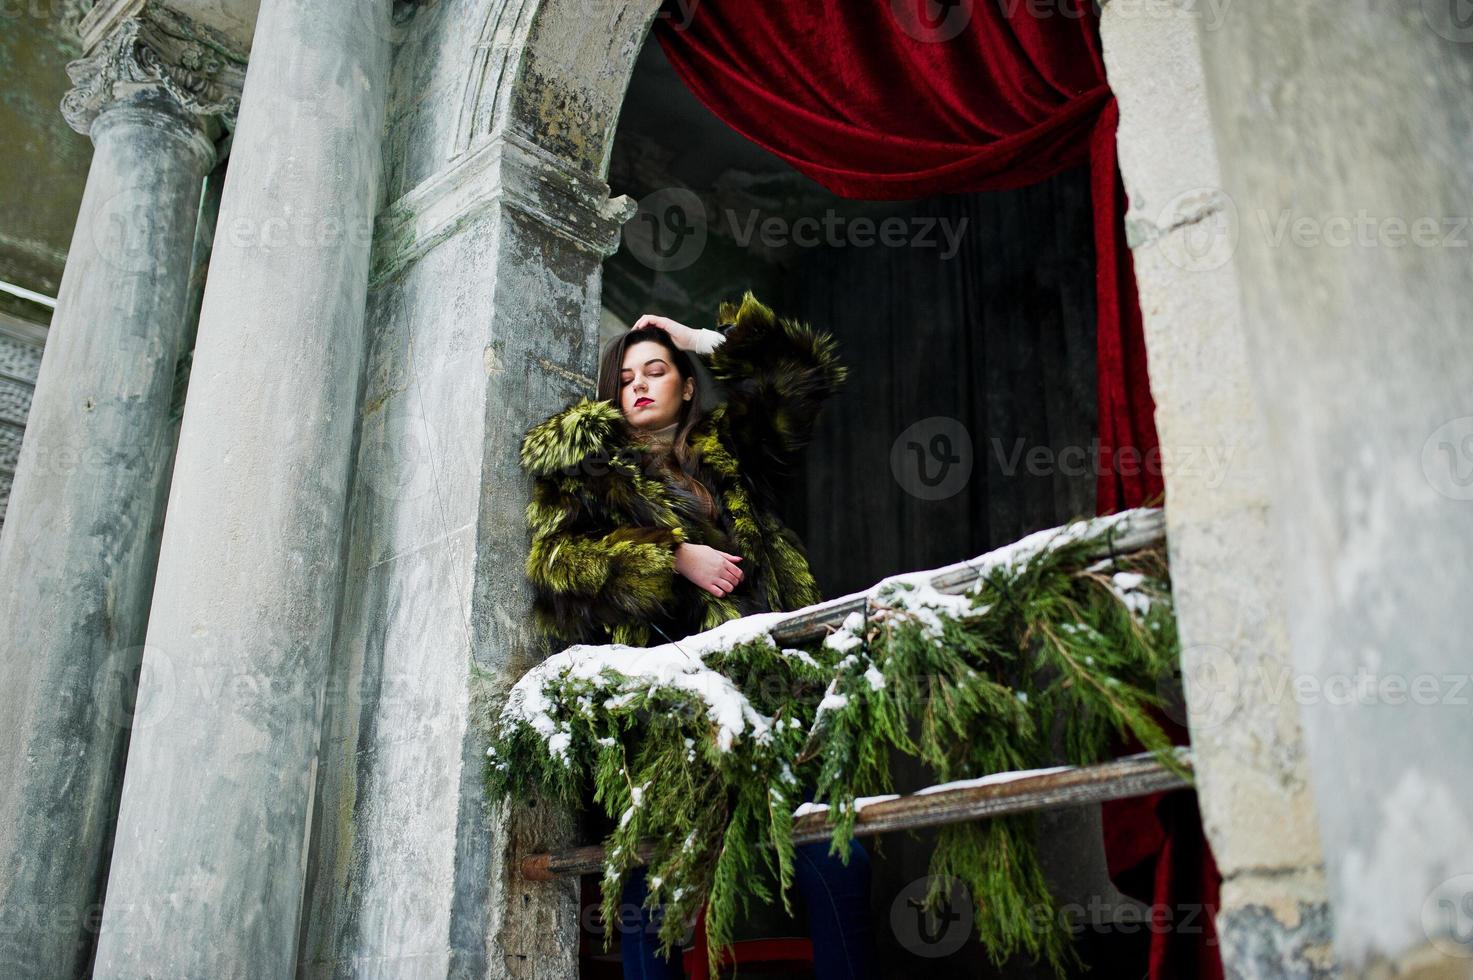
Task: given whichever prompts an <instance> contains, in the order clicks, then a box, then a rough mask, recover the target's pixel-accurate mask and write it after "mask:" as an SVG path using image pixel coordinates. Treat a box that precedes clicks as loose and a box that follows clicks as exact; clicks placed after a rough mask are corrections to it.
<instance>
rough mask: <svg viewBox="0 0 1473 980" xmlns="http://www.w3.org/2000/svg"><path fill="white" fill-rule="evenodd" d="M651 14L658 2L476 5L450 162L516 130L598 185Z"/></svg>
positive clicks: (553, 0)
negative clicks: (481, 7)
mask: <svg viewBox="0 0 1473 980" xmlns="http://www.w3.org/2000/svg"><path fill="white" fill-rule="evenodd" d="M659 7H660V3H659V0H540V2H539V0H491V2H489V3H487V4H485V5H484V10H483V12H482V16H481V17H480V18H479V21H480V23H481V29H480V31H479V33H478V34H477V39H476V41H475V42H474V48H475V54H474V56H473V58H472V61H471V65H470V67H469V71H468V72H467V74H466V78H465V84H464V86H463V94H462V99H461V104H460V107H459V112H458V115H457V121H456V129H455V135H454V143H453V147H452V152H451V156H452V158H455V157H458V156H460V155H461V154H463V153H466V152H467V151H469V150H470V149H471V148H472V147H474V146H475V145H476V144H477V143H479V142H480V141H481V140H483V139H486V138H488V137H489V136H490V135H491V134H492V133H496V132H506V133H515V134H517V135H519V136H523V137H525V138H527V139H528V140H531V141H532V142H534V143H537V144H538V145H540V146H542V147H543V148H544V149H546V150H547V151H549V152H550V153H552V154H554V155H556V156H558V157H560V158H561V159H563V160H564V161H566V162H567V163H569V164H571V165H572V166H574V167H576V168H578V169H579V170H581V171H583V172H584V173H586V174H588V175H590V176H593V177H596V178H599V179H602V178H604V177H605V176H606V175H607V173H608V166H609V154H610V151H611V149H612V147H613V142H614V130H615V128H616V126H617V125H618V121H619V112H620V109H621V108H622V105H623V101H624V92H625V90H626V89H627V88H628V87H629V79H630V77H631V75H632V74H633V72H634V64H635V61H636V60H637V59H638V57H639V52H640V49H641V47H642V46H643V45H644V43H645V40H646V38H647V37H648V35H649V31H650V28H651V26H652V25H653V23H654V21H655V19H656V17H657V16H658V14H659Z"/></svg>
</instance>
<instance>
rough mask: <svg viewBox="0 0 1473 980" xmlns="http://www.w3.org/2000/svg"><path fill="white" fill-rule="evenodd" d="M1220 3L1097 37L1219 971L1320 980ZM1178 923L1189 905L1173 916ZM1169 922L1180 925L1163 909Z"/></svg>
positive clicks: (1126, 11)
mask: <svg viewBox="0 0 1473 980" xmlns="http://www.w3.org/2000/svg"><path fill="white" fill-rule="evenodd" d="M1220 16H1221V8H1218V7H1209V6H1207V5H1199V6H1198V7H1197V8H1195V9H1188V8H1186V7H1183V6H1181V5H1179V3H1178V2H1177V0H1130V2H1120V3H1115V2H1112V3H1109V4H1107V5H1106V6H1105V7H1104V9H1103V11H1102V12H1101V15H1100V35H1101V40H1102V42H1103V45H1104V55H1105V67H1106V69H1107V71H1108V72H1109V78H1110V87H1111V88H1112V89H1113V90H1114V92H1115V96H1116V98H1117V100H1118V101H1119V105H1120V129H1119V133H1118V137H1117V142H1118V145H1119V153H1120V170H1121V173H1122V175H1123V177H1124V180H1125V188H1126V191H1127V194H1128V196H1129V198H1130V207H1129V211H1128V212H1127V214H1126V228H1127V232H1128V237H1129V241H1130V245H1131V250H1132V254H1133V257H1134V261H1135V271H1136V281H1137V283H1138V285H1139V292H1140V305H1141V314H1142V317H1143V320H1144V326H1145V337H1146V349H1147V354H1148V356H1149V358H1150V369H1151V393H1152V395H1153V396H1154V397H1155V401H1156V427H1157V430H1158V431H1159V433H1160V436H1161V451H1162V460H1163V475H1164V477H1165V481H1166V500H1167V504H1166V521H1167V530H1168V540H1169V542H1170V545H1169V547H1170V556H1171V579H1172V591H1173V593H1174V596H1175V599H1176V606H1177V625H1178V628H1179V631H1180V634H1181V642H1182V672H1183V681H1184V684H1183V686H1184V688H1185V693H1186V706H1187V709H1188V710H1187V712H1186V714H1185V715H1184V716H1180V717H1178V719H1177V720H1178V721H1185V722H1187V724H1188V727H1189V729H1190V731H1191V735H1192V751H1193V755H1194V757H1195V759H1196V767H1197V795H1198V801H1199V803H1200V807H1201V812H1202V822H1203V828H1204V829H1205V830H1206V832H1207V837H1208V840H1209V841H1210V842H1211V845H1212V851H1213V856H1214V857H1215V858H1216V860H1217V866H1218V869H1219V870H1220V871H1221V872H1222V875H1223V885H1222V896H1221V899H1222V900H1221V904H1220V907H1219V909H1218V916H1217V929H1218V936H1219V939H1220V942H1221V951H1222V958H1223V966H1224V968H1225V969H1226V971H1227V975H1228V976H1229V977H1235V978H1238V977H1241V978H1249V977H1253V978H1257V977H1262V978H1309V977H1319V976H1325V975H1328V974H1329V972H1330V971H1331V970H1332V960H1333V957H1332V956H1331V953H1330V912H1329V904H1328V899H1327V895H1326V892H1325V881H1324V871H1323V867H1322V863H1321V862H1322V858H1321V854H1320V841H1319V833H1318V828H1317V826H1316V823H1315V813H1314V804H1313V799H1312V798H1311V794H1310V790H1309V786H1308V760H1307V759H1306V758H1305V754H1304V746H1303V737H1302V734H1301V731H1300V727H1299V709H1298V705H1296V704H1295V702H1294V699H1293V697H1292V696H1290V694H1289V692H1292V690H1293V687H1292V684H1291V676H1292V664H1291V658H1290V654H1289V642H1288V634H1287V628H1286V625H1285V624H1286V608H1285V597H1284V583H1283V575H1282V571H1281V568H1280V564H1279V558H1278V554H1277V551H1276V546H1275V541H1274V536H1273V524H1272V521H1271V516H1272V512H1273V504H1272V496H1273V494H1272V480H1271V476H1272V473H1273V470H1274V469H1275V467H1276V466H1278V465H1279V462H1280V461H1279V460H1277V459H1276V458H1275V456H1274V455H1273V453H1272V452H1271V450H1270V448H1269V445H1268V443H1267V441H1266V438H1265V435H1264V425H1263V415H1262V411H1261V409H1260V406H1259V404H1258V402H1257V399H1256V397H1255V392H1254V391H1253V386H1252V383H1251V380H1250V375H1249V368H1248V360H1247V353H1246V351H1245V349H1244V343H1245V341H1244V324H1243V317H1242V314H1241V312H1240V310H1239V306H1238V297H1237V290H1238V285H1239V283H1238V273H1237V270H1236V268H1235V266H1234V265H1233V263H1232V262H1231V258H1232V245H1233V242H1234V240H1235V238H1234V235H1235V233H1236V230H1237V225H1236V223H1235V222H1236V215H1235V214H1234V213H1233V212H1232V210H1231V202H1230V201H1228V200H1227V199H1226V196H1225V195H1224V194H1223V192H1222V177H1221V173H1220V168H1219V166H1218V152H1217V146H1216V144H1215V143H1214V141H1213V138H1212V131H1211V126H1210V124H1209V120H1208V113H1207V104H1206V99H1205V95H1204V92H1203V80H1202V55H1201V49H1200V47H1199V44H1198V32H1199V31H1207V32H1211V31H1213V30H1216V29H1217V28H1218V27H1219V26H1220V24H1219V22H1218V20H1217V19H1216V18H1217V17H1220ZM1174 911H1175V912H1176V914H1177V915H1180V913H1181V911H1182V910H1174ZM1174 921H1178V920H1174Z"/></svg>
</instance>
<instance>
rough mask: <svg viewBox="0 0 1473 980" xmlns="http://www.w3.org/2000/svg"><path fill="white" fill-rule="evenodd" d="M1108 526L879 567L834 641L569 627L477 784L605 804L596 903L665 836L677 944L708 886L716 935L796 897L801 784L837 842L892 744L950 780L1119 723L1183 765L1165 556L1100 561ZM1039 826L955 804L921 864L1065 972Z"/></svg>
mask: <svg viewBox="0 0 1473 980" xmlns="http://www.w3.org/2000/svg"><path fill="white" fill-rule="evenodd" d="M1115 526H1117V521H1116V520H1115V519H1113V518H1107V519H1100V520H1098V521H1094V522H1087V523H1081V524H1075V525H1071V526H1069V527H1068V528H1066V529H1064V531H1063V532H1061V533H1060V534H1057V535H1054V536H1052V537H1050V538H1048V539H1047V540H1035V539H1033V538H1030V539H1027V540H1025V542H1023V543H1020V546H1017V547H1015V548H1014V549H1013V550H1012V551H1010V552H1008V553H1007V554H1006V555H1005V556H1004V558H1003V559H1002V560H994V561H992V562H990V563H989V564H988V565H987V566H986V567H985V568H984V571H985V574H983V575H981V576H980V577H979V579H978V580H977V583H976V586H975V587H974V588H972V589H971V590H970V591H969V592H967V593H966V594H963V595H946V594H942V593H939V592H937V591H935V590H934V589H932V588H930V587H929V585H928V582H929V579H927V578H925V577H921V576H896V577H894V578H893V579H887V580H886V581H885V582H883V583H881V584H880V585H879V586H877V587H876V588H875V589H873V590H871V592H870V595H869V601H868V604H867V614H860V613H855V614H853V615H851V616H850V617H849V618H848V619H847V620H846V621H845V622H844V624H843V625H842V627H841V628H840V629H838V630H837V631H835V632H833V633H831V634H830V635H829V636H827V637H826V638H824V639H823V640H821V641H813V642H809V643H805V644H801V645H797V646H791V647H783V648H780V647H779V646H778V645H777V644H775V643H774V642H773V640H772V638H771V636H770V635H769V633H768V627H770V625H772V624H773V623H775V622H776V620H777V619H780V618H781V615H780V614H762V615H759V616H749V617H746V618H745V619H742V620H735V621H732V622H729V623H725V624H722V626H719V627H717V628H716V629H714V630H710V631H707V632H706V633H702V634H699V635H698V636H697V637H689V638H686V639H685V640H683V641H680V642H679V643H678V644H673V645H672V644H667V645H664V646H661V647H652V648H648V649H638V648H629V647H620V646H618V645H617V644H616V645H610V646H596V647H595V646H575V647H570V648H569V649H568V650H567V651H564V652H563V653H561V654H558V655H557V656H555V657H552V658H549V660H548V661H547V662H545V663H544V664H542V665H540V666H539V667H537V668H535V669H534V670H533V671H530V672H529V673H528V675H527V676H526V677H524V678H523V679H522V681H520V682H519V683H518V684H517V685H516V687H515V688H513V690H512V693H511V696H510V697H509V699H508V702H507V706H506V710H505V711H503V713H502V715H501V716H500V717H499V718H498V719H497V720H496V722H495V723H494V726H493V730H492V732H491V742H492V748H491V751H490V753H488V754H489V755H490V759H489V760H488V764H487V769H486V782H487V791H488V793H489V794H491V795H492V796H496V797H500V796H506V795H516V796H523V797H528V796H541V797H543V798H545V799H547V800H550V801H553V802H555V803H557V804H559V805H562V806H566V807H571V808H581V807H583V806H585V805H586V804H587V798H588V796H589V794H590V793H591V797H592V803H593V805H595V806H597V807H599V808H600V809H602V810H603V812H604V813H606V814H607V815H608V816H609V817H610V818H611V819H613V820H614V821H616V827H615V829H614V830H613V831H612V833H611V834H610V835H609V837H608V839H607V840H606V842H605V843H606V847H607V850H606V854H607V858H606V864H605V869H604V902H603V915H604V920H605V922H615V921H617V914H618V906H619V901H620V898H621V893H622V889H623V883H624V881H625V878H626V876H627V874H628V873H629V872H630V871H631V870H632V869H633V868H634V867H636V866H637V865H638V864H639V863H640V858H639V846H640V844H641V842H652V844H653V849H654V850H653V854H652V856H651V858H650V860H649V862H648V865H649V871H648V882H649V894H650V898H649V902H648V904H649V906H650V907H651V908H655V907H661V908H663V916H664V917H663V920H662V921H661V922H660V928H659V939H660V941H661V943H662V948H663V949H665V950H667V951H668V950H669V949H670V948H671V947H673V945H674V944H676V943H677V942H679V941H680V939H681V938H682V936H683V934H684V932H685V930H686V927H687V923H689V922H690V921H692V920H693V919H694V918H695V916H696V914H697V913H698V912H699V911H700V908H701V906H702V904H703V903H704V904H706V906H707V912H706V929H707V938H708V941H709V943H710V945H711V946H712V948H713V950H715V949H720V948H721V947H722V946H724V945H726V944H727V943H729V942H730V940H731V936H732V934H733V928H734V925H735V923H736V921H737V920H738V918H739V916H740V915H741V914H742V912H743V911H744V910H745V909H747V908H748V907H749V905H750V903H751V902H753V901H758V902H771V901H773V900H774V898H775V897H781V900H782V901H783V903H784V905H785V906H787V907H788V908H789V909H791V904H790V892H791V886H792V882H793V841H792V829H793V828H792V818H793V813H794V808H795V806H796V805H797V804H798V802H799V800H800V799H801V798H802V793H803V787H804V786H809V787H812V788H813V790H814V799H815V802H816V803H818V804H827V805H828V810H827V815H828V820H829V822H830V826H831V828H832V831H833V843H832V848H833V850H834V853H836V854H839V855H841V856H842V857H844V859H845V860H847V858H848V853H849V847H850V843H851V841H852V839H853V832H854V826H855V819H856V816H857V813H858V807H857V805H856V801H857V800H859V799H860V798H861V797H862V796H865V795H873V794H877V793H884V792H890V791H892V781H891V778H890V772H889V760H890V758H891V755H892V753H894V752H900V753H904V754H906V755H909V756H912V757H915V758H917V759H919V760H921V761H922V762H923V763H924V765H925V767H926V769H927V770H928V772H929V773H931V774H932V775H933V776H934V778H935V781H936V782H950V781H953V780H957V779H966V778H972V777H976V776H983V775H987V774H990V773H995V772H1004V771H1012V770H1018V769H1026V768H1033V767H1038V766H1043V765H1049V764H1052V763H1054V762H1055V761H1057V759H1056V756H1057V754H1058V753H1059V752H1060V751H1062V754H1063V755H1064V757H1065V758H1066V759H1067V761H1068V762H1069V763H1071V764H1076V765H1086V764H1090V763H1095V762H1099V761H1102V760H1103V759H1104V758H1105V756H1106V753H1107V752H1108V749H1109V746H1110V742H1111V739H1112V738H1113V737H1114V736H1116V735H1125V734H1128V735H1133V736H1134V737H1135V738H1137V739H1139V740H1140V741H1141V742H1142V743H1143V744H1144V745H1146V746H1147V747H1148V748H1149V749H1151V750H1153V751H1155V752H1156V753H1157V756H1158V758H1159V759H1160V760H1161V761H1162V762H1163V763H1164V764H1166V765H1168V766H1170V767H1171V768H1172V769H1173V770H1174V771H1177V772H1178V773H1180V774H1182V775H1183V776H1185V777H1187V778H1190V774H1189V773H1188V772H1187V771H1186V770H1185V769H1184V768H1183V766H1182V765H1181V763H1180V762H1179V761H1178V760H1177V758H1176V757H1175V755H1174V754H1173V753H1172V752H1171V751H1170V740H1169V739H1168V738H1167V736H1166V734H1165V733H1164V732H1163V731H1162V730H1161V728H1160V726H1159V725H1157V723H1156V722H1155V721H1154V720H1153V718H1152V712H1153V711H1154V710H1156V709H1158V708H1159V707H1161V701H1162V699H1161V696H1160V694H1159V693H1158V687H1159V682H1160V679H1161V678H1163V677H1165V676H1169V675H1170V674H1171V673H1172V671H1173V667H1174V665H1175V664H1176V662H1177V657H1178V649H1177V639H1176V627H1175V620H1174V617H1173V614H1172V609H1171V603H1170V585H1169V581H1168V578H1167V569H1166V562H1165V558H1164V555H1163V553H1162V551H1161V549H1159V548H1156V549H1148V550H1145V551H1137V552H1134V553H1131V554H1127V555H1117V556H1114V557H1112V558H1111V559H1108V560H1106V561H1094V560H1093V558H1092V557H1091V556H1093V555H1095V554H1097V553H1098V551H1099V543H1100V538H1101V536H1102V535H1108V534H1110V533H1111V532H1112V529H1113V528H1114V527H1115ZM1022 544H1026V545H1028V546H1027V547H1022V546H1021V545H1022ZM1034 833H1035V827H1034V821H1033V820H1032V819H1031V818H1029V817H1003V818H996V819H992V820H985V821H978V822H974V823H969V824H960V825H954V826H949V827H947V828H945V829H944V830H943V831H942V832H941V834H940V837H939V840H938V844H937V847H936V850H935V852H934V854H933V856H932V859H931V873H932V874H933V875H936V876H938V877H937V878H936V879H935V881H936V882H938V883H939V882H942V881H950V880H951V879H956V880H959V881H961V882H962V883H963V884H964V885H965V886H966V887H967V888H968V889H969V890H970V892H971V895H972V898H973V905H974V911H975V917H976V921H975V924H976V927H977V929H978V932H979V935H980V937H981V939H982V941H983V943H984V944H985V945H986V947H987V949H988V950H989V953H990V955H991V956H992V957H993V959H994V960H996V961H998V962H1001V961H1002V960H1004V959H1006V958H1007V957H1009V956H1012V955H1015V954H1019V953H1021V954H1025V955H1027V956H1029V957H1031V958H1033V959H1035V960H1041V961H1046V962H1047V963H1049V964H1050V966H1051V967H1052V968H1053V969H1054V970H1055V971H1056V972H1058V973H1059V974H1060V975H1063V973H1064V972H1065V971H1066V970H1067V969H1069V968H1070V967H1071V966H1072V965H1075V964H1077V957H1076V956H1075V953H1074V950H1073V947H1072V943H1071V939H1070V933H1069V930H1068V928H1067V926H1066V924H1065V923H1064V922H1063V921H1062V920H1061V917H1060V916H1059V915H1058V910H1057V908H1056V907H1055V902H1054V899H1053V897H1052V895H1051V894H1050V892H1049V889H1048V887H1047V883H1046V882H1045V880H1044V877H1043V873H1042V871H1041V868H1040V866H1039V863H1038V859H1037V855H1036V849H1035V846H1036V845H1035V840H1034ZM767 882H774V883H775V884H776V891H777V893H778V896H774V895H773V894H772V889H770V888H769V886H768V884H767ZM940 888H941V886H940V885H939V884H937V885H935V887H933V894H931V895H929V896H928V899H927V900H928V902H932V903H935V902H938V901H940V900H941V898H942V897H944V896H943V895H942V894H941V892H940V890H939V889H940ZM611 932H612V930H609V931H608V932H606V936H609V935H611ZM606 941H607V940H606Z"/></svg>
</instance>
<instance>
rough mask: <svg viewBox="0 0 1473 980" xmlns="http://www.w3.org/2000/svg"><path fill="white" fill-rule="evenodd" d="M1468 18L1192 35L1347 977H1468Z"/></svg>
mask: <svg viewBox="0 0 1473 980" xmlns="http://www.w3.org/2000/svg"><path fill="white" fill-rule="evenodd" d="M1466 6H1467V5H1466V4H1460V3H1448V2H1431V0H1428V2H1425V3H1416V2H1410V0H1405V2H1394V3H1379V2H1375V3H1373V2H1367V0H1354V2H1349V3H1326V2H1309V3H1294V4H1283V3H1272V2H1264V0H1243V2H1240V3H1238V4H1236V5H1234V6H1233V7H1232V9H1231V11H1230V12H1229V13H1227V14H1226V15H1225V16H1223V17H1222V18H1221V23H1220V25H1219V29H1218V30H1215V31H1210V32H1203V35H1202V50H1203V63H1204V66H1205V72H1204V80H1205V91H1206V94H1207V102H1208V105H1209V108H1210V118H1211V131H1212V135H1213V136H1214V137H1215V143H1216V145H1217V148H1218V154H1219V159H1220V161H1221V166H1222V176H1223V179H1222V186H1223V188H1224V191H1225V194H1224V200H1225V201H1226V202H1230V203H1231V205H1232V207H1233V209H1234V210H1235V211H1236V214H1237V216H1238V234H1237V243H1236V249H1235V250H1234V251H1233V252H1232V256H1233V263H1234V265H1235V266H1236V277H1237V284H1238V293H1239V295H1240V296H1241V300H1242V308H1243V316H1244V323H1245V327H1246V336H1247V345H1246V356H1247V363H1248V365H1249V367H1250V373H1251V376H1252V377H1253V379H1254V381H1255V382H1256V396H1257V400H1258V402H1259V404H1260V405H1261V408H1262V413H1263V416H1264V419H1265V423H1266V432H1267V437H1268V438H1267V444H1268V448H1269V451H1270V452H1271V453H1272V457H1273V460H1274V465H1273V467H1272V472H1273V476H1274V478H1275V479H1274V481H1273V483H1272V484H1271V487H1272V493H1271V500H1272V505H1273V506H1272V509H1273V513H1274V517H1275V518H1276V522H1275V524H1276V526H1275V528H1274V531H1275V534H1274V537H1275V539H1276V542H1277V543H1278V544H1279V545H1280V547H1279V551H1280V553H1281V554H1282V556H1283V579H1284V598H1285V604H1284V605H1285V609H1286V611H1287V617H1286V619H1287V623H1288V635H1289V640H1290V646H1291V649H1292V651H1293V660H1294V666H1295V670H1296V674H1297V678H1296V681H1297V682H1296V683H1295V684H1293V685H1291V686H1290V687H1289V688H1288V693H1287V694H1286V695H1281V696H1284V697H1288V698H1291V699H1293V698H1297V700H1298V701H1299V707H1300V716H1301V721H1302V724H1303V726H1304V732H1305V742H1306V745H1307V747H1308V750H1309V762H1310V765H1309V767H1308V768H1309V774H1310V783H1311V785H1312V787H1313V792H1314V795H1315V798H1316V801H1317V803H1318V806H1317V808H1316V809H1317V814H1318V820H1319V826H1320V836H1321V839H1322V840H1323V844H1324V856H1325V866H1326V871H1327V880H1328V885H1329V893H1330V899H1331V905H1332V907H1333V909H1334V934H1335V949H1336V952H1337V954H1338V955H1339V958H1340V961H1341V965H1342V969H1343V970H1344V973H1345V975H1346V976H1352V977H1385V976H1392V975H1395V976H1397V977H1401V978H1407V977H1467V976H1469V969H1470V962H1473V959H1470V957H1473V942H1470V938H1469V937H1470V935H1473V779H1469V777H1468V759H1469V757H1470V755H1473V712H1470V708H1469V705H1470V685H1469V684H1468V679H1469V664H1470V657H1469V637H1470V635H1473V603H1470V602H1469V596H1470V595H1473V557H1470V556H1473V479H1470V476H1469V474H1470V470H1473V346H1470V333H1469V310H1470V308H1473V230H1470V228H1473V226H1470V223H1469V219H1470V216H1473V167H1470V166H1469V160H1470V159H1473V128H1470V126H1469V119H1470V117H1473V26H1470V24H1469V23H1468V21H1467V18H1466ZM1153 366H1154V364H1153ZM1269 737H1270V736H1269V735H1267V734H1266V733H1265V735H1264V736H1263V738H1264V739H1265V740H1267V739H1268V738H1269ZM1266 829H1267V828H1266Z"/></svg>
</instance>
